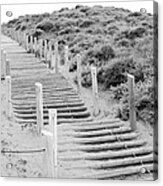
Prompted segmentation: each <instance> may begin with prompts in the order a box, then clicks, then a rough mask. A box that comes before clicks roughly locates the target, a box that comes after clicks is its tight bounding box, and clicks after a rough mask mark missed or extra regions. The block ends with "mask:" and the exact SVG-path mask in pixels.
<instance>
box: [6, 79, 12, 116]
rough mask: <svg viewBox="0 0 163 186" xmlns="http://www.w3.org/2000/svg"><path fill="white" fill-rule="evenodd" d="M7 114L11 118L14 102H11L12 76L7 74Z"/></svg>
mask: <svg viewBox="0 0 163 186" xmlns="http://www.w3.org/2000/svg"><path fill="white" fill-rule="evenodd" d="M6 101H7V104H6V107H7V108H6V114H7V116H8V117H9V118H11V116H12V103H11V77H10V76H6Z"/></svg>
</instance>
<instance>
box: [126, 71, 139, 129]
mask: <svg viewBox="0 0 163 186" xmlns="http://www.w3.org/2000/svg"><path fill="white" fill-rule="evenodd" d="M134 84H135V78H134V76H132V75H130V74H128V86H129V109H130V110H129V118H130V126H131V129H132V130H136V128H137V127H136V113H135V100H134Z"/></svg>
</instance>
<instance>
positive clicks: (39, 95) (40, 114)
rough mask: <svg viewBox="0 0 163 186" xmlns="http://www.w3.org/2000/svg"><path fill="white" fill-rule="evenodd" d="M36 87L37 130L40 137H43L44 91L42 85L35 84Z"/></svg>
mask: <svg viewBox="0 0 163 186" xmlns="http://www.w3.org/2000/svg"><path fill="white" fill-rule="evenodd" d="M35 87H36V113H37V128H38V135H39V136H40V135H41V131H42V129H43V124H44V123H43V91H42V84H40V83H35Z"/></svg>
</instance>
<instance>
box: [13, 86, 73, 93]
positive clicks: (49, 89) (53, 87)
mask: <svg viewBox="0 0 163 186" xmlns="http://www.w3.org/2000/svg"><path fill="white" fill-rule="evenodd" d="M12 88H13V90H12V92H13V93H14V92H17V93H19V92H22V91H24V92H26V91H30V92H35V91H36V87H35V86H34V84H33V85H32V84H31V86H30V87H28V86H24V87H22V88H16V87H12ZM42 88H43V92H48V91H69V90H73V88H72V87H71V86H64V85H63V87H62V86H60V87H58V86H55V85H53V84H52V85H51V86H50V85H48V86H45V87H44V86H43V87H42Z"/></svg>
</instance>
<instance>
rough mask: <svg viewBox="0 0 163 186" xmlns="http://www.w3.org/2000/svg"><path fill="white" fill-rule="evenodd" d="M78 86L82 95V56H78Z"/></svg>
mask: <svg viewBox="0 0 163 186" xmlns="http://www.w3.org/2000/svg"><path fill="white" fill-rule="evenodd" d="M76 57H77V84H78V85H77V86H78V92H79V93H80V91H81V87H82V85H81V78H82V77H81V55H80V54H77V56H76Z"/></svg>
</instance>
